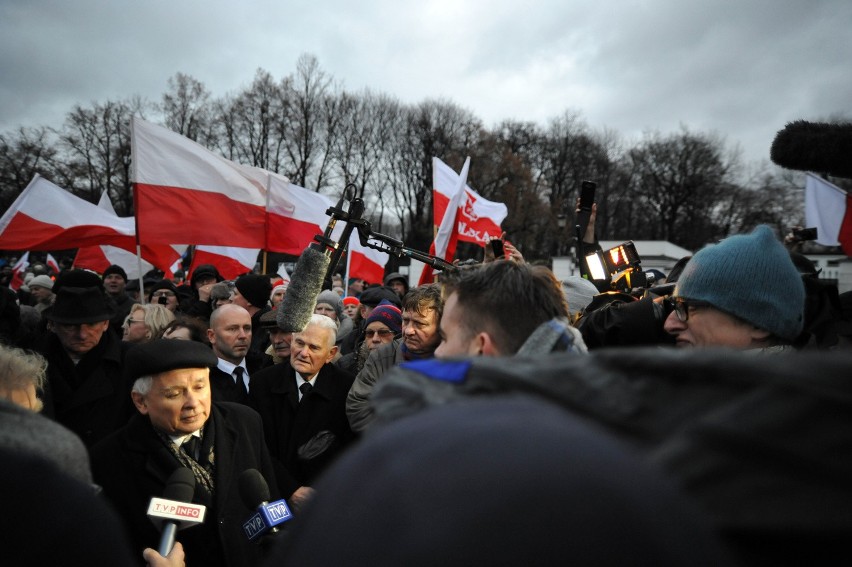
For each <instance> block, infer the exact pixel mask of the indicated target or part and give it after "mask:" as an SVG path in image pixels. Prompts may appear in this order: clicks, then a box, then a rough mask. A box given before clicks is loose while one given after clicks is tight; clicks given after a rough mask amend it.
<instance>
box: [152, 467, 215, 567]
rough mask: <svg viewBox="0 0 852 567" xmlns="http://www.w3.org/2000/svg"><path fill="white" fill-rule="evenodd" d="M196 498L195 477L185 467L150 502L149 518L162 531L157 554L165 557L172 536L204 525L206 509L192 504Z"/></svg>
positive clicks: (174, 473) (170, 478) (170, 547)
mask: <svg viewBox="0 0 852 567" xmlns="http://www.w3.org/2000/svg"><path fill="white" fill-rule="evenodd" d="M193 494H195V476H194V475H193V474H192V471H191V470H189V469H188V468H187V467H181V468H179V469H177V470H175V472H173V473H172V475H171V476H170V477H169V479H168V480H167V481H166V488H165V490H163V497H162V498H151V503H150V504H148V517H149V518H150V519H151V521H152V522H154V525H156V526H157V528H159V529H160V530H161V531H162V535H161V536H160V547H159V549H158V550H157V551H159V552H160V555H162V556H163V557H165V556H166V555H168V554H169V552H170V551H171V550H172V547H173V546H174V544H175V532H177V530H182V529H184V528H188V527H190V526H194V525H196V524H200V523H202V522H203V521H204V512H205V511H206V510H207V509H206V507H204V506H202V505H200V504H191V503H190V501H191V500H192V495H193Z"/></svg>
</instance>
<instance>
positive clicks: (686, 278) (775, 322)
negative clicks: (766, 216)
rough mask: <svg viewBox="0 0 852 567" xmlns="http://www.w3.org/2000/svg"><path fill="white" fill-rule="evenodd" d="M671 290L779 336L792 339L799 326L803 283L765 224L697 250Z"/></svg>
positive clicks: (795, 335) (786, 254)
mask: <svg viewBox="0 0 852 567" xmlns="http://www.w3.org/2000/svg"><path fill="white" fill-rule="evenodd" d="M674 295H675V297H683V298H685V299H694V300H697V301H706V302H707V303H709V304H711V305H712V306H714V307H716V308H717V309H720V310H721V311H725V312H726V313H729V314H731V315H734V316H735V317H739V318H740V319H743V320H744V321H747V322H749V323H751V324H752V325H754V326H755V327H758V328H760V329H763V330H764V331H769V332H770V333H772V334H773V335H775V336H777V337H780V338H782V339H787V340H793V339H795V338H796V337H797V336H798V335H799V333H800V332H801V331H802V324H803V311H804V306H805V286H804V284H803V283H802V278H801V276H800V275H799V272H798V270H797V269H796V266H794V265H793V262H792V260H790V254H789V253H788V252H787V250H786V249H785V248H784V246H783V245H782V244H781V243H780V242H779V241H778V239H776V238H775V235H774V234H773V233H772V229H770V228H769V227H768V226H766V225H760V226H759V227H757V228H756V229H754V232H752V233H751V234H740V235H737V236H731V237H729V238H726V239H724V240H723V241H721V242H720V243H719V244H716V245H715V246H708V247H706V248H704V249H703V250H701V251H700V252H698V253H697V254H696V255H695V256H694V257H693V258H692V259H691V260H690V261H689V263H688V264H687V265H686V268H684V270H683V274H682V275H681V276H680V278H679V279H678V283H677V287H676V288H675V292H674Z"/></svg>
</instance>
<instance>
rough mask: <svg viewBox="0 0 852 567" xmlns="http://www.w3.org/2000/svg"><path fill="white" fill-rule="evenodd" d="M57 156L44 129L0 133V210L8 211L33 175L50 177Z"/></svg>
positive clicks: (23, 129)
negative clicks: (38, 174)
mask: <svg viewBox="0 0 852 567" xmlns="http://www.w3.org/2000/svg"><path fill="white" fill-rule="evenodd" d="M56 154H57V151H56V147H55V146H54V144H53V141H52V140H51V136H50V131H49V130H48V129H47V128H45V127H41V128H23V127H21V128H19V129H18V130H17V131H16V132H14V133H13V132H8V133H5V134H0V210H3V211H5V210H6V209H8V208H9V206H10V205H11V204H12V203H13V202H14V201H15V199H17V198H18V195H19V194H20V193H21V192H22V191H23V190H24V189H26V187H27V185H28V184H29V182H30V181H31V180H32V178H33V177H34V176H35V174H36V173H40V174H41V175H44V176H46V177H53V170H54V167H55V160H56Z"/></svg>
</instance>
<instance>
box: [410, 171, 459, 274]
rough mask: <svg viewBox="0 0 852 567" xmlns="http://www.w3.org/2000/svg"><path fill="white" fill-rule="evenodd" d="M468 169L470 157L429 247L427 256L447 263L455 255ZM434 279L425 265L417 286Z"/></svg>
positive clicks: (431, 270) (431, 272) (430, 270)
mask: <svg viewBox="0 0 852 567" xmlns="http://www.w3.org/2000/svg"><path fill="white" fill-rule="evenodd" d="M435 159H437V158H433V164H434V160H435ZM439 161H440V160H439ZM469 169H470V157H468V158H467V159H465V160H464V165H463V166H462V170H461V174H460V175H459V176H458V179H457V180H456V190H455V192H454V193H453V194H452V197H451V198H450V200H449V202H448V203H447V206H446V214H444V216H443V218H442V219H441V225H440V226H439V227H438V233H437V234H436V235H435V240H434V241H433V242H432V246H430V247H429V254H431V255H432V256H437V257H438V258H441V259H442V260H446V261H447V262H452V261H453V256H455V253H456V244H457V243H458V240H459V238H460V235H459V223H458V216H459V215H460V214H461V206H462V203H463V202H464V199H465V198H466V194H465V193H466V191H465V189H466V187H467V185H466V184H467V172H468V170H469ZM434 279H435V276H434V270H433V269H432V266H429V265H426V266H425V267H424V268H423V272H421V274H420V282H419V283H418V285H423V284H427V283H432V282H433V281H434Z"/></svg>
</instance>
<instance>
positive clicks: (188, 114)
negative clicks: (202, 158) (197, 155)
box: [160, 73, 211, 142]
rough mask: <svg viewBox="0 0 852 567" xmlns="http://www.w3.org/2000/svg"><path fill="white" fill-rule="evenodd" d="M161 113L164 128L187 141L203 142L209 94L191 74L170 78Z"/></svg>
mask: <svg viewBox="0 0 852 567" xmlns="http://www.w3.org/2000/svg"><path fill="white" fill-rule="evenodd" d="M168 87H169V90H168V91H167V92H166V93H165V94H163V102H162V104H160V110H161V112H162V113H163V124H164V125H165V126H166V128H168V129H170V130H173V131H175V132H177V133H178V134H180V135H182V136H186V137H187V138H189V139H190V140H195V141H199V142H201V141H203V138H205V133H207V131H208V129H209V126H210V111H211V109H210V91H208V90H207V88H206V87H205V86H204V83H202V82H200V81H198V80H196V79H194V78H192V77H191V76H190V75H185V74H183V73H178V74H176V75H175V76H174V77H172V78H170V79H169V82H168Z"/></svg>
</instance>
